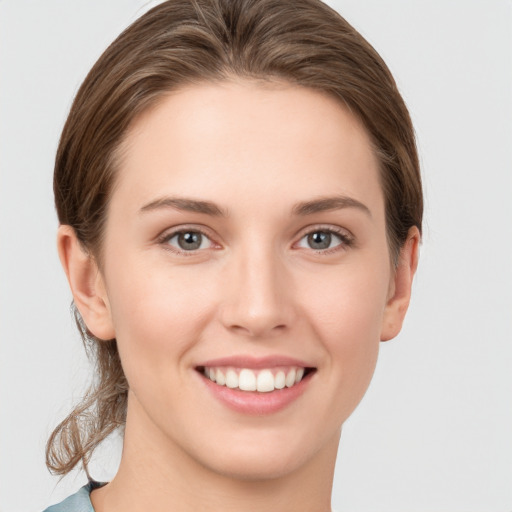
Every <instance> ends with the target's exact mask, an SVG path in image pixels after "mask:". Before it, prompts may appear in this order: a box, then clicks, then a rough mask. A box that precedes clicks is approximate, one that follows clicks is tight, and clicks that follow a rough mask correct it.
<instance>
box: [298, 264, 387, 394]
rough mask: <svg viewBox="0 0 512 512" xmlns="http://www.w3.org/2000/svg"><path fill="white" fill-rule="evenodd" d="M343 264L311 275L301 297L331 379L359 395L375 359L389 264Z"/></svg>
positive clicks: (372, 368)
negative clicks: (321, 276)
mask: <svg viewBox="0 0 512 512" xmlns="http://www.w3.org/2000/svg"><path fill="white" fill-rule="evenodd" d="M369 269H371V270H370V271H369ZM345 270H346V271H344V270H343V269H335V270H334V271H333V272H331V273H330V275H329V276H325V279H321V280H320V279H318V277H317V279H315V280H310V282H309V286H308V287H307V290H306V288H305V289H304V290H303V293H302V297H303V298H302V302H303V304H304V314H306V315H308V318H309V319H310V324H311V325H312V326H313V327H314V329H315V331H316V332H315V335H316V337H317V338H318V339H319V340H321V343H322V344H323V345H324V349H325V351H326V354H327V355H328V360H329V365H330V369H331V375H332V379H336V380H341V381H343V386H341V388H342V389H344V390H347V391H349V392H350V390H354V392H356V394H361V395H362V393H364V390H365V389H366V387H367V386H368V384H369V381H370V379H371V376H372V374H373V370H374V368H375V364H376V360H377V355H378V349H379V344H380V333H381V329H382V321H383V314H384V308H385V305H386V300H387V294H388V286H389V276H390V270H389V268H387V267H386V266H385V265H383V264H382V263H379V262H375V265H373V266H368V265H360V266H357V265H353V266H351V267H350V269H348V268H347V269H345ZM320 282H321V283H322V286H320V285H319V284H320ZM341 388H340V389H341ZM357 390H359V391H357ZM361 390H362V391H361Z"/></svg>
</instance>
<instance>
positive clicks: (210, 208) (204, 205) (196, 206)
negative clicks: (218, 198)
mask: <svg viewBox="0 0 512 512" xmlns="http://www.w3.org/2000/svg"><path fill="white" fill-rule="evenodd" d="M165 208H173V209H175V210H181V211H186V212H193V213H203V214H205V215H211V216H214V217H227V216H228V215H227V212H226V211H225V210H223V209H222V208H220V207H219V206H217V205H216V204H215V203H213V202H211V201H203V200H198V199H189V198H184V197H162V198H159V199H156V200H154V201H151V202H150V203H148V204H146V205H144V206H143V207H142V208H141V209H140V212H141V213H144V212H149V211H154V210H160V209H165ZM343 208H357V209H359V210H361V211H363V212H364V213H366V214H367V215H369V216H370V217H371V216H372V214H371V212H370V210H369V208H368V207H367V206H366V205H364V204H363V203H361V202H360V201H358V200H357V199H354V198H352V197H348V196H333V197H321V198H318V199H313V200H311V201H303V202H301V203H298V204H296V205H295V206H294V207H293V209H292V213H293V214H294V215H300V216H306V215H312V214H314V213H319V212H325V211H329V210H341V209H343Z"/></svg>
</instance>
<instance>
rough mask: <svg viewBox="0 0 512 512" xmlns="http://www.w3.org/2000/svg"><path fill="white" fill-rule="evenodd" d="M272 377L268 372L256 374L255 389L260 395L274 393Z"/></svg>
mask: <svg viewBox="0 0 512 512" xmlns="http://www.w3.org/2000/svg"><path fill="white" fill-rule="evenodd" d="M274 386H275V384H274V376H273V375H272V372H271V371H270V370H263V371H261V372H260V373H259V374H258V380H257V383H256V389H257V390H258V391H260V392H262V393H268V392H269V391H274Z"/></svg>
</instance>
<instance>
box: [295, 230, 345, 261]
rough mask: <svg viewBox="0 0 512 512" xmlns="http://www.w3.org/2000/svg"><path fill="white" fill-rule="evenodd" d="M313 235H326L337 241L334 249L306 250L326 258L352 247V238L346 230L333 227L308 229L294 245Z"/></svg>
mask: <svg viewBox="0 0 512 512" xmlns="http://www.w3.org/2000/svg"><path fill="white" fill-rule="evenodd" d="M315 233H326V234H329V235H334V236H335V237H336V238H338V239H339V241H340V243H339V244H337V245H335V246H334V247H330V248H327V249H313V248H311V247H310V248H307V249H309V250H311V251H313V252H314V253H315V254H318V255H322V256H324V255H325V256H327V255H330V254H333V253H335V252H338V251H345V250H347V249H349V248H350V247H352V246H353V245H354V241H355V240H354V237H353V236H352V235H351V234H349V233H348V232H347V231H346V230H344V229H340V228H334V227H331V226H330V227H327V226H314V227H313V228H312V229H310V228H308V229H307V231H305V232H303V234H302V235H301V237H300V239H299V241H298V242H296V243H295V244H294V245H297V244H298V243H300V242H301V241H302V240H304V239H305V238H307V237H308V236H310V235H313V234H315ZM305 249H306V248H305Z"/></svg>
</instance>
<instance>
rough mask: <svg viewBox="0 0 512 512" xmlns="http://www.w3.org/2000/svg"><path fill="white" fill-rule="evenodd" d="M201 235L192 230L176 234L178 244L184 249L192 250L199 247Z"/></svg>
mask: <svg viewBox="0 0 512 512" xmlns="http://www.w3.org/2000/svg"><path fill="white" fill-rule="evenodd" d="M202 237H203V235H201V233H197V232H194V231H187V232H185V233H180V234H179V235H178V245H179V246H180V248H181V249H183V250H185V251H193V250H195V249H199V247H201V239H202Z"/></svg>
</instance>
